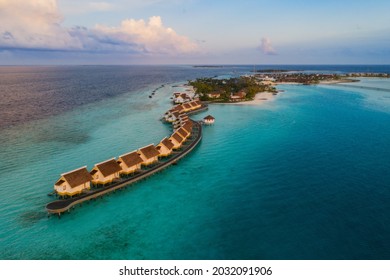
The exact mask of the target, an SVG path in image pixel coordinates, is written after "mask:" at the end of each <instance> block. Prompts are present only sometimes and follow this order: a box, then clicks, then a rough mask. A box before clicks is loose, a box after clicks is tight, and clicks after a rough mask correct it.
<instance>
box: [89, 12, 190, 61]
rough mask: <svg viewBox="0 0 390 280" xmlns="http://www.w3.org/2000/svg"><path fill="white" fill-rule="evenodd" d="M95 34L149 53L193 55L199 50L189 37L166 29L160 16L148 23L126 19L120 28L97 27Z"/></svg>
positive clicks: (152, 18)
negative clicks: (135, 46)
mask: <svg viewBox="0 0 390 280" xmlns="http://www.w3.org/2000/svg"><path fill="white" fill-rule="evenodd" d="M94 32H95V33H96V34H99V35H101V36H103V37H105V38H109V39H110V40H112V41H114V42H117V43H119V44H123V45H129V44H130V45H131V44H133V45H134V44H135V45H137V46H138V47H139V48H141V49H142V50H143V51H145V52H147V53H170V54H172V53H191V52H195V51H196V50H197V45H196V44H195V43H193V42H191V41H190V40H189V39H188V38H187V37H184V36H181V35H178V34H177V33H176V32H175V31H174V30H173V29H172V28H169V27H168V28H167V27H165V26H164V25H163V23H162V20H161V17H159V16H153V17H151V18H149V21H148V22H145V21H144V20H142V19H141V20H134V19H126V20H124V21H122V22H121V25H120V26H119V27H107V26H104V25H97V26H96V27H95V29H94Z"/></svg>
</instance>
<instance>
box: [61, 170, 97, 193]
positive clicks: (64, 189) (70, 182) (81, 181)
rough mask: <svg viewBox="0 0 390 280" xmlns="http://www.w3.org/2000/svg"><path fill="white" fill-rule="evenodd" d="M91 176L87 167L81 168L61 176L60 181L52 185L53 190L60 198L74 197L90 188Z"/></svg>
mask: <svg viewBox="0 0 390 280" xmlns="http://www.w3.org/2000/svg"><path fill="white" fill-rule="evenodd" d="M91 180H92V176H91V174H89V172H88V170H87V167H86V166H84V167H81V168H79V169H75V170H72V171H69V172H67V173H63V174H61V177H60V179H58V181H57V182H56V183H55V184H54V190H55V191H56V193H57V194H58V195H60V196H74V195H76V194H80V193H82V192H83V191H84V190H88V189H90V188H91Z"/></svg>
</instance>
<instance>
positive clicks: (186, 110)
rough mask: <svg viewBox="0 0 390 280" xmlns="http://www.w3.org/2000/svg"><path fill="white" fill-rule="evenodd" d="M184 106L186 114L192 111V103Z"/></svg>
mask: <svg viewBox="0 0 390 280" xmlns="http://www.w3.org/2000/svg"><path fill="white" fill-rule="evenodd" d="M182 106H183V109H184V110H183V111H184V112H189V111H191V110H192V107H191V105H190V103H183V104H182Z"/></svg>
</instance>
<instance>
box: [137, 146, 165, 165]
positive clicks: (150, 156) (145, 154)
mask: <svg viewBox="0 0 390 280" xmlns="http://www.w3.org/2000/svg"><path fill="white" fill-rule="evenodd" d="M138 154H139V155H140V157H141V158H142V161H143V162H142V164H143V165H150V164H153V163H155V162H157V161H158V156H159V155H160V152H159V151H158V150H157V149H156V147H155V146H154V145H153V144H150V145H149V146H145V147H143V148H141V149H139V150H138Z"/></svg>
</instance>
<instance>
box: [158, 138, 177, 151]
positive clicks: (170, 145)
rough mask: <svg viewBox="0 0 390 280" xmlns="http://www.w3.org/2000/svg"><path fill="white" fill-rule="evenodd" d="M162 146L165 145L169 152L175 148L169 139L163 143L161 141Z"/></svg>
mask: <svg viewBox="0 0 390 280" xmlns="http://www.w3.org/2000/svg"><path fill="white" fill-rule="evenodd" d="M161 144H163V145H164V146H165V147H167V148H168V149H169V150H172V148H173V146H174V145H173V144H172V142H171V141H169V139H167V138H164V139H163V140H162V141H161Z"/></svg>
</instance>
